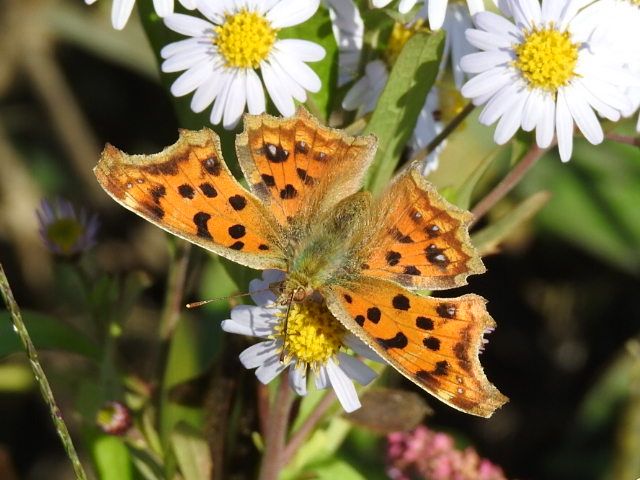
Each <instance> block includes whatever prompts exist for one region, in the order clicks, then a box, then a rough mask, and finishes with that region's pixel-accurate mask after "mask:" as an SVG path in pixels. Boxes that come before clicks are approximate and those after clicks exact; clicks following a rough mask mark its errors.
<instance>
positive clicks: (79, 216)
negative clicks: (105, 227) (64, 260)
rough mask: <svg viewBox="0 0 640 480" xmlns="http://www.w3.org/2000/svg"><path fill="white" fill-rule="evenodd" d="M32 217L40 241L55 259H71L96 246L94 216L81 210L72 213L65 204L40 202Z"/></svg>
mask: <svg viewBox="0 0 640 480" xmlns="http://www.w3.org/2000/svg"><path fill="white" fill-rule="evenodd" d="M36 215H37V216H38V223H39V224H40V229H39V230H40V236H41V237H42V241H43V242H44V244H45V245H46V247H47V248H48V249H49V251H51V252H52V253H54V254H56V255H61V256H64V257H72V256H74V255H77V254H80V253H82V252H85V251H86V250H88V249H89V248H91V247H92V246H93V245H95V243H96V233H97V231H98V216H97V215H95V214H91V215H90V214H89V213H87V211H86V210H85V209H83V208H82V209H80V212H79V213H78V212H76V209H75V208H74V206H73V204H71V202H69V201H67V200H64V199H62V198H57V199H55V200H53V201H48V200H42V201H41V202H40V208H39V209H38V210H36Z"/></svg>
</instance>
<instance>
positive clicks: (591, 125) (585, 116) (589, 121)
mask: <svg viewBox="0 0 640 480" xmlns="http://www.w3.org/2000/svg"><path fill="white" fill-rule="evenodd" d="M562 90H563V91H564V98H565V100H566V102H567V107H569V112H571V116H572V117H573V119H574V120H575V122H576V125H577V126H578V128H579V129H580V131H581V132H582V134H583V135H584V137H585V138H586V139H587V140H588V141H589V142H590V143H592V144H593V145H597V144H599V143H602V140H604V134H603V133H602V127H601V126H600V122H598V119H597V118H596V114H595V113H593V110H592V109H591V107H590V106H589V104H588V103H587V101H586V100H585V99H584V98H583V97H581V96H580V94H579V92H577V91H576V90H575V89H574V88H573V87H572V86H571V85H570V86H568V87H565V88H563V89H562Z"/></svg>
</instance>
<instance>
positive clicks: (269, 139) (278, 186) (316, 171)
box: [236, 107, 375, 225]
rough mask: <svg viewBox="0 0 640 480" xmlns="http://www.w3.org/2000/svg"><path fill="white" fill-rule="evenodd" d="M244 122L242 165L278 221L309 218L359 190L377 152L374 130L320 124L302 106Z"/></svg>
mask: <svg viewBox="0 0 640 480" xmlns="http://www.w3.org/2000/svg"><path fill="white" fill-rule="evenodd" d="M244 125H245V129H244V132H243V133H242V134H241V135H239V136H238V139H237V141H236V150H237V152H238V160H239V162H240V166H241V167H242V170H243V172H244V174H245V177H246V178H247V181H248V182H249V185H250V188H251V189H252V191H253V192H254V193H255V194H256V195H257V196H258V197H259V198H260V199H261V200H263V201H264V203H265V204H266V205H267V206H268V207H269V208H270V210H271V211H272V212H273V214H274V215H275V216H276V218H277V220H278V222H279V223H280V224H281V225H287V224H289V223H291V222H292V221H293V219H294V218H296V217H300V216H302V217H305V218H306V219H307V221H308V219H309V218H311V217H312V216H316V215H318V214H320V213H322V212H324V211H326V210H327V209H329V208H330V207H332V206H333V205H335V204H336V203H338V201H339V200H341V199H343V198H345V197H347V196H348V195H351V194H353V193H355V192H356V191H357V190H359V189H360V187H361V185H362V178H363V176H364V173H365V172H366V170H367V168H368V166H369V164H370V163H371V160H372V159H373V155H374V152H375V139H374V137H373V136H367V137H351V136H348V135H346V134H344V133H343V132H340V131H338V130H334V129H331V128H328V127H325V126H322V125H320V124H319V123H318V121H317V120H316V119H315V118H313V117H312V116H311V115H309V113H308V112H307V111H306V110H305V109H304V108H302V107H300V108H299V109H298V112H297V114H296V115H295V116H294V117H291V118H284V119H283V118H275V117H270V116H268V115H259V116H252V115H246V116H245V122H244Z"/></svg>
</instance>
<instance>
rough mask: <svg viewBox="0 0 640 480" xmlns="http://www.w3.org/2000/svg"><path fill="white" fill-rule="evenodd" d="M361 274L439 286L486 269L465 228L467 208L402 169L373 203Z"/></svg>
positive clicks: (452, 284) (414, 285) (411, 284)
mask: <svg viewBox="0 0 640 480" xmlns="http://www.w3.org/2000/svg"><path fill="white" fill-rule="evenodd" d="M374 218H375V219H376V221H374V222H373V223H374V224H375V225H378V227H377V228H376V232H374V234H373V235H372V236H371V241H370V243H369V245H370V248H369V249H368V253H367V254H365V255H364V256H363V265H364V268H365V271H364V272H363V273H364V274H366V275H368V276H372V277H376V278H386V279H388V280H392V281H395V282H397V283H400V284H401V285H404V286H406V287H408V288H413V289H430V290H440V289H447V288H453V287H457V286H460V285H463V284H465V283H466V277H467V276H468V275H471V274H475V273H482V272H484V271H485V268H484V265H483V264H482V260H480V258H479V256H478V254H477V253H476V251H475V249H474V248H473V245H472V244H471V239H470V238H469V233H468V223H469V222H470V220H471V214H470V213H468V212H465V211H463V210H460V209H459V208H457V207H456V206H454V205H451V204H450V203H449V202H447V201H446V200H445V199H444V198H442V197H441V196H440V194H438V192H436V190H435V188H434V187H433V186H432V185H431V184H430V183H429V182H427V181H426V180H425V179H424V177H423V176H422V175H421V174H420V173H419V172H418V171H417V170H416V169H409V170H407V171H406V172H405V173H404V174H402V175H401V176H400V177H399V178H398V179H397V180H396V181H395V182H394V183H393V184H392V185H391V186H390V187H389V188H388V189H387V191H386V192H385V193H384V194H383V195H382V197H381V198H379V199H378V200H377V202H376V205H375V206H374Z"/></svg>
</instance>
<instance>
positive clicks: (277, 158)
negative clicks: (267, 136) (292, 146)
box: [263, 143, 289, 163]
mask: <svg viewBox="0 0 640 480" xmlns="http://www.w3.org/2000/svg"><path fill="white" fill-rule="evenodd" d="M263 148H264V154H265V155H266V157H267V160H269V161H270V162H271V163H282V162H286V161H287V158H289V152H288V151H287V150H285V149H284V148H282V146H281V145H274V144H273V143H265V144H264V146H263Z"/></svg>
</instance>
